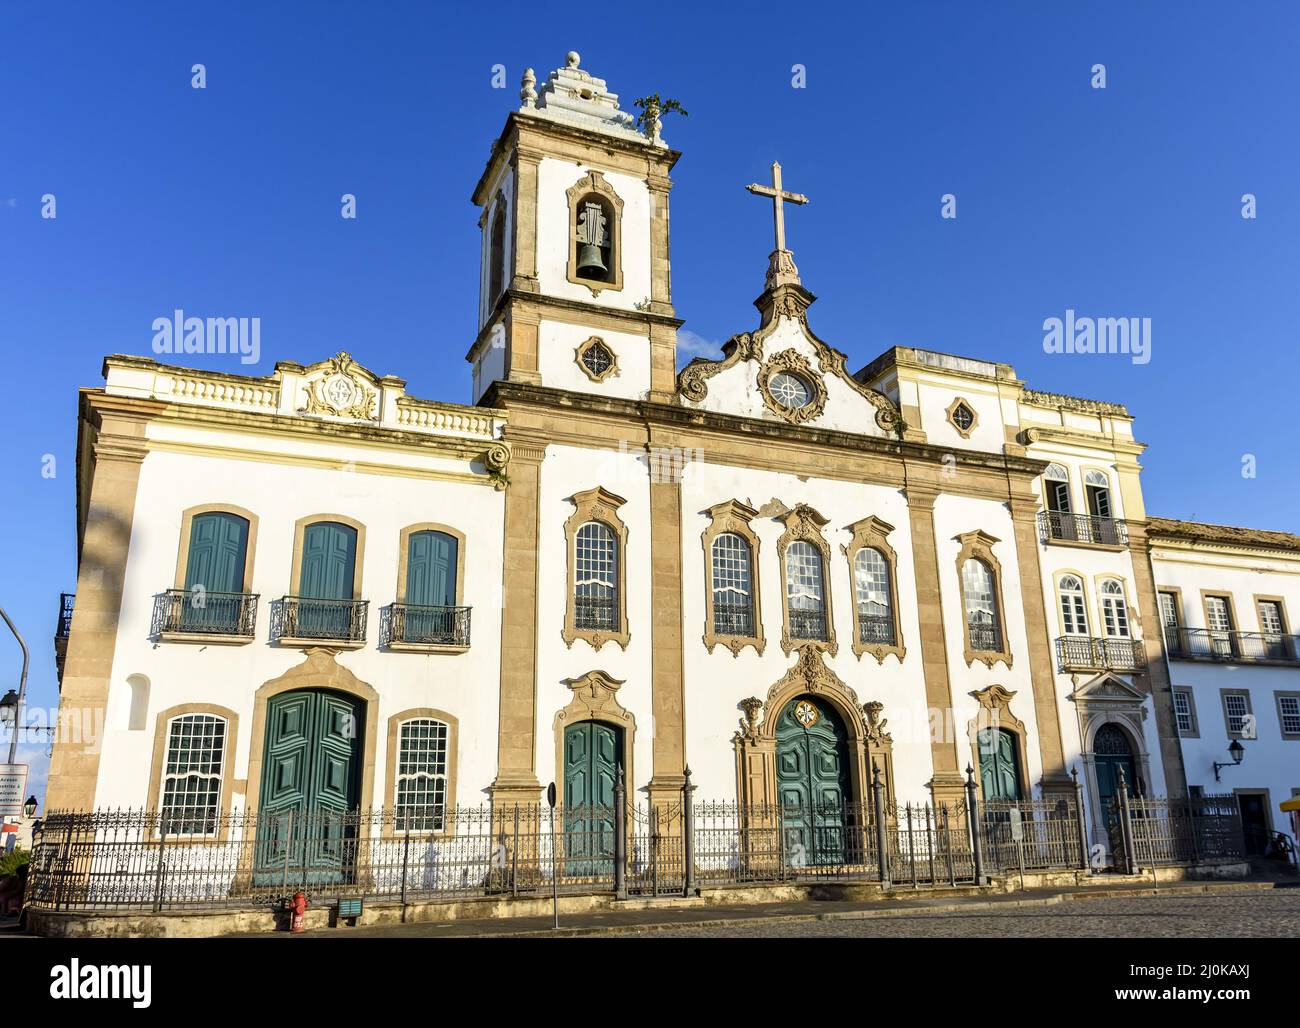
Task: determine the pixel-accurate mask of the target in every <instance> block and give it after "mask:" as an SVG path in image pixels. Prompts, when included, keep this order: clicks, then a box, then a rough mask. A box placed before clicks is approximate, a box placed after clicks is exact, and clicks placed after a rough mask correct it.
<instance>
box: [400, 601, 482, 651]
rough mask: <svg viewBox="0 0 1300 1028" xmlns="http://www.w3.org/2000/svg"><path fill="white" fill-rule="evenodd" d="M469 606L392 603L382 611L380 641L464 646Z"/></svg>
mask: <svg viewBox="0 0 1300 1028" xmlns="http://www.w3.org/2000/svg"><path fill="white" fill-rule="evenodd" d="M471 609H472V608H470V607H436V606H428V605H424V604H416V603H394V604H391V605H390V606H389V607H388V608H387V609H385V610H384V611H382V612H381V613H382V616H383V624H382V626H381V632H380V636H381V645H385V646H386V645H389V644H391V643H415V644H420V645H432V646H468V645H469V625H470V610H471Z"/></svg>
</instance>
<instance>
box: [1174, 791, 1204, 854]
mask: <svg viewBox="0 0 1300 1028" xmlns="http://www.w3.org/2000/svg"><path fill="white" fill-rule="evenodd" d="M1187 830H1188V832H1190V833H1191V836H1192V863H1194V864H1199V863H1200V862H1201V840H1200V838H1199V836H1200V834H1201V833H1200V831H1199V830H1198V829H1197V827H1196V797H1195V796H1188V797H1187ZM1179 856H1182V854H1179Z"/></svg>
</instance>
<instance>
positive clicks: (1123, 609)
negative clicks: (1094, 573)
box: [1100, 578, 1129, 639]
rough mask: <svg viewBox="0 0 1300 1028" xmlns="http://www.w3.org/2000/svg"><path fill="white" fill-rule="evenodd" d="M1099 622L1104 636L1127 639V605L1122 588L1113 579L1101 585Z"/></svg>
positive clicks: (1106, 580) (1105, 580) (1108, 579)
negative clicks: (1102, 627)
mask: <svg viewBox="0 0 1300 1028" xmlns="http://www.w3.org/2000/svg"><path fill="white" fill-rule="evenodd" d="M1100 592H1101V621H1102V625H1103V626H1104V627H1105V630H1106V635H1108V636H1112V637H1114V638H1118V639H1127V638H1128V637H1129V630H1128V604H1127V603H1126V602H1125V600H1124V586H1123V585H1122V584H1121V583H1119V582H1117V581H1115V579H1113V578H1107V579H1104V580H1103V581H1102V583H1101V589H1100Z"/></svg>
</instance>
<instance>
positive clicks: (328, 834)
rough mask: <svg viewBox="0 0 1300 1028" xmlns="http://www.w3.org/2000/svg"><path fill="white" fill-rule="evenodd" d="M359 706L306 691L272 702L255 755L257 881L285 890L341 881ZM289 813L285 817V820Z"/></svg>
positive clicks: (356, 790)
mask: <svg viewBox="0 0 1300 1028" xmlns="http://www.w3.org/2000/svg"><path fill="white" fill-rule="evenodd" d="M364 727H365V726H364V714H363V710H362V707H361V703H360V701H359V700H356V699H353V698H352V697H349V696H344V695H341V694H339V693H332V692H327V691H324V690H315V689H306V690H300V691H296V692H286V693H281V694H280V695H278V696H274V697H272V698H271V701H270V702H269V703H268V704H267V711H266V741H265V745H264V748H263V751H262V782H261V792H260V797H261V799H260V805H259V807H258V809H259V810H260V811H261V815H262V816H261V818H260V835H259V846H258V877H259V880H260V881H261V883H263V884H265V883H268V882H275V881H276V880H277V876H280V877H283V874H284V868H285V862H286V856H287V858H288V868H289V884H294V879H295V877H296V879H297V881H298V884H301V883H302V882H303V881H304V880H305V881H307V882H309V883H317V884H320V883H328V882H340V881H344V880H346V879H347V877H348V875H349V874H350V870H351V867H352V865H353V863H354V860H355V852H354V849H355V840H356V819H355V818H348V817H346V815H347V813H348V812H349V811H355V810H356V809H357V808H358V806H359V804H360V792H361V788H360V787H361V762H362V757H361V739H362V737H363V735H364ZM290 815H292V817H290Z"/></svg>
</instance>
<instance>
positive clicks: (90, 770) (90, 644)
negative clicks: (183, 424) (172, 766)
mask: <svg viewBox="0 0 1300 1028" xmlns="http://www.w3.org/2000/svg"><path fill="white" fill-rule="evenodd" d="M87 402H88V404H89V405H90V408H91V409H90V410H83V414H82V416H83V418H88V419H92V424H93V423H94V422H98V433H97V435H96V437H95V440H94V442H93V444H92V445H91V447H90V450H89V453H84V454H83V456H82V459H83V460H85V459H87V457H88V456H89V455H90V454H92V453H93V458H94V459H93V464H92V467H91V469H90V471H89V480H86V479H85V478H83V479H82V481H81V488H82V489H84V490H89V501H88V504H87V509H86V517H85V526H84V528H83V534H82V538H81V540H80V560H79V567H78V572H77V599H76V606H75V607H74V608H73V613H72V628H71V632H70V634H69V636H68V651H67V658H66V662H65V664H64V672H63V685H62V688H61V690H60V696H59V726H58V733H57V737H56V739H55V743H54V754H53V756H52V758H51V760H50V777H49V785H48V787H47V789H46V793H45V809H46V810H47V811H54V810H88V809H90V808H92V807H93V806H94V805H95V784H96V781H97V779H98V777H99V758H100V753H101V747H102V744H103V733H104V727H105V711H106V708H107V705H108V690H109V684H110V678H111V675H112V671H113V654H114V651H115V650H116V648H117V631H118V621H119V618H120V616H121V611H122V589H123V584H124V582H125V579H126V562H127V557H128V553H129V550H130V543H131V525H132V522H133V520H134V517H135V504H136V492H137V489H138V487H139V483H140V468H141V465H142V464H143V462H144V458H145V453H146V449H147V447H146V443H145V438H144V436H145V428H146V425H147V423H148V421H149V418H150V415H151V414H152V413H154V412H155V411H157V410H161V408H162V406H163V405H162V404H159V403H155V402H154V401H147V400H125V399H122V398H120V397H113V396H103V395H98V396H94V397H92V398H90V399H89V400H88V401H87ZM89 430H93V429H90V428H89V426H85V427H83V431H89ZM79 473H80V474H82V475H85V474H86V472H85V470H84V469H81V470H80V471H79ZM141 784H142V785H143V783H141ZM154 799H155V797H149V801H150V802H152V801H153V800H154Z"/></svg>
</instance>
